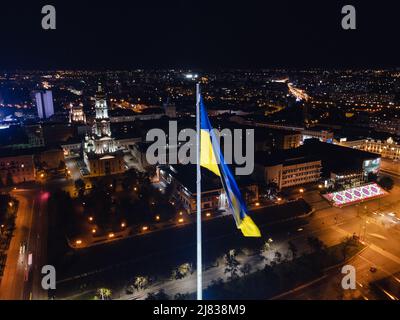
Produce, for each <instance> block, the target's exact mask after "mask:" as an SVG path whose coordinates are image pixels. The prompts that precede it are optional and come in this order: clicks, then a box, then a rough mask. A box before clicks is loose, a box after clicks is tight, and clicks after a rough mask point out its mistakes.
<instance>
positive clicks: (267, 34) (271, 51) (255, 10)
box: [0, 0, 400, 70]
mask: <svg viewBox="0 0 400 320" xmlns="http://www.w3.org/2000/svg"><path fill="white" fill-rule="evenodd" d="M45 4H52V5H54V6H55V8H56V10H57V16H56V17H57V19H56V21H57V29H56V30H43V29H41V19H42V16H43V15H42V14H41V12H40V11H41V8H42V6H43V5H45ZM346 4H349V3H348V2H345V1H334V2H330V3H326V2H324V3H322V2H320V1H319V2H318V1H315V0H312V1H307V2H306V3H303V4H300V3H297V2H294V1H288V0H284V1H280V2H279V3H265V2H261V1H250V2H247V3H246V5H243V4H238V3H232V2H228V1H219V2H218V4H215V3H212V1H203V2H201V3H198V2H194V1H189V2H188V1H179V0H174V1H169V2H168V3H164V2H162V1H151V2H149V1H146V2H143V1H141V2H134V3H127V2H126V1H125V2H124V1H121V0H119V1H118V0H117V1H113V2H112V4H108V5H106V4H103V3H96V4H94V3H92V2H90V3H89V2H88V1H85V2H82V1H80V2H78V1H69V2H68V3H66V2H64V1H63V2H60V1H50V2H44V1H35V2H34V3H32V1H31V2H29V3H24V2H23V1H20V0H17V1H14V2H12V3H7V4H3V5H2V12H3V14H4V17H2V20H1V21H0V39H1V42H2V46H1V47H2V49H1V50H0V69H31V70H32V69H45V70H46V69H47V70H48V69H81V70H84V69H86V70H98V69H100V70H107V69H110V70H113V69H138V68H140V69H141V68H143V69H168V68H182V69H219V68H224V69H237V68H240V69H247V68H250V69H262V68H265V69H267V68H296V69H301V68H314V67H315V68H349V67H354V68H382V67H398V66H399V63H398V56H399V54H400V52H399V48H398V46H396V35H397V32H396V31H397V30H398V29H399V28H398V26H399V24H400V22H398V21H399V20H398V19H397V16H396V14H397V12H398V10H397V7H398V5H397V4H395V3H393V2H389V1H387V0H384V1H381V2H380V3H379V5H378V4H377V3H376V2H375V3H373V4H368V3H366V2H365V1H352V2H351V4H352V5H354V6H355V7H356V10H357V30H349V31H345V30H343V29H342V28H341V19H342V14H341V8H342V7H343V6H344V5H346ZM21 8H23V10H21Z"/></svg>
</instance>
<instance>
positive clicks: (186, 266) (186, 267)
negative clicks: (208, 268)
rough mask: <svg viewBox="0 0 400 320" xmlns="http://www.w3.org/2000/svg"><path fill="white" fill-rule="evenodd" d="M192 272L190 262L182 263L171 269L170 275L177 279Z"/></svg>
mask: <svg viewBox="0 0 400 320" xmlns="http://www.w3.org/2000/svg"><path fill="white" fill-rule="evenodd" d="M191 272H192V265H191V264H190V263H183V264H181V265H180V266H179V267H178V268H176V269H175V270H174V271H173V274H172V276H173V277H174V279H176V280H179V279H182V278H184V277H186V276H187V275H188V274H189V273H191Z"/></svg>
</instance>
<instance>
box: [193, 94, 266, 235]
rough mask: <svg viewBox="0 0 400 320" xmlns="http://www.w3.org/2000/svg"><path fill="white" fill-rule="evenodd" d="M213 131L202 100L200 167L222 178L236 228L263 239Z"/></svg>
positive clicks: (244, 233)
mask: <svg viewBox="0 0 400 320" xmlns="http://www.w3.org/2000/svg"><path fill="white" fill-rule="evenodd" d="M217 141H218V140H216V137H215V133H214V131H213V130H212V127H211V124H210V120H209V119H208V116H207V111H206V108H205V107H204V104H203V99H202V98H200V166H202V167H204V168H207V169H208V170H210V171H212V172H213V173H215V174H216V175H217V176H219V177H220V178H221V181H222V185H223V187H224V190H225V193H226V196H227V198H228V203H229V206H230V208H231V211H232V214H233V217H234V218H235V222H236V226H237V227H238V229H240V230H241V231H242V233H243V235H244V236H245V237H261V232H260V230H259V229H258V227H257V226H256V224H255V223H254V222H253V220H252V219H251V218H250V217H249V216H248V215H247V214H246V212H247V209H246V205H245V203H244V201H243V199H242V195H241V193H240V191H239V188H238V186H237V184H236V181H235V179H234V177H233V175H232V172H231V170H230V169H229V167H228V166H227V165H226V163H225V160H224V157H223V155H222V152H221V149H220V146H219V145H218V142H217Z"/></svg>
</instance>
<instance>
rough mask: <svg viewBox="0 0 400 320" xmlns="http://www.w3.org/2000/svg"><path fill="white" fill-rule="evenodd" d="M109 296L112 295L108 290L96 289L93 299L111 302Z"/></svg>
mask: <svg viewBox="0 0 400 320" xmlns="http://www.w3.org/2000/svg"><path fill="white" fill-rule="evenodd" d="M111 295H112V292H111V290H110V289H107V288H100V289H97V292H96V296H95V299H96V298H97V299H100V300H111Z"/></svg>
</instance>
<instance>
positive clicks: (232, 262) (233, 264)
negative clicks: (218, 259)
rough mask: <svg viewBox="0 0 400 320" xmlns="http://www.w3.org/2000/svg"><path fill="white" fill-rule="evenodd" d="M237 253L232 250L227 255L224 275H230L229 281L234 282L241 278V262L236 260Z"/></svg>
mask: <svg viewBox="0 0 400 320" xmlns="http://www.w3.org/2000/svg"><path fill="white" fill-rule="evenodd" d="M236 256H237V253H236V251H235V250H230V251H229V252H228V253H227V254H226V255H225V270H224V273H229V277H228V279H230V280H233V279H236V278H238V277H239V266H240V262H239V261H238V260H237V259H236Z"/></svg>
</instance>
